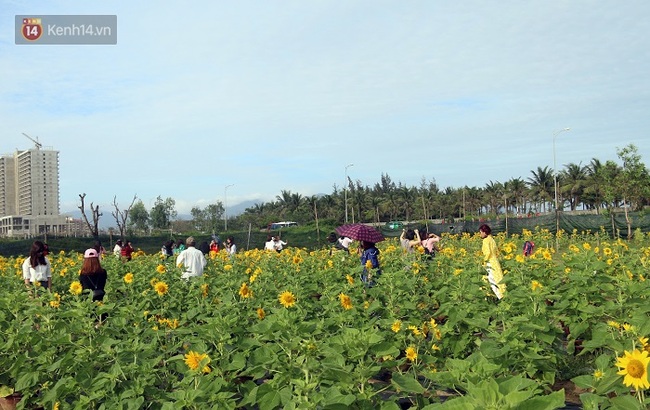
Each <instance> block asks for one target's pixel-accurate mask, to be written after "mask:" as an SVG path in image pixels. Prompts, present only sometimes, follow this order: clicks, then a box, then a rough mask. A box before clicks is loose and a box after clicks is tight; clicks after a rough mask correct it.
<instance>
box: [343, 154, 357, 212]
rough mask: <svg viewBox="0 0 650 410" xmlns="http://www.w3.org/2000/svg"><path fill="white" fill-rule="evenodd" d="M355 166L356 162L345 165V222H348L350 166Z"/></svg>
mask: <svg viewBox="0 0 650 410" xmlns="http://www.w3.org/2000/svg"><path fill="white" fill-rule="evenodd" d="M352 166H354V164H348V165H346V166H345V184H343V198H344V199H343V202H345V223H348V168H350V167H352Z"/></svg>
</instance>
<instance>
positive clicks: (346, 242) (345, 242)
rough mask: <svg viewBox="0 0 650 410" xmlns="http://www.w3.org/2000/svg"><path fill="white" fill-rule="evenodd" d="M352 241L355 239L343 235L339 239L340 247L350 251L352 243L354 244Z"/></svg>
mask: <svg viewBox="0 0 650 410" xmlns="http://www.w3.org/2000/svg"><path fill="white" fill-rule="evenodd" d="M352 242H353V239H352V238H348V237H347V236H341V237H340V238H339V239H338V245H339V247H340V249H342V250H344V251H348V252H350V245H351V244H352Z"/></svg>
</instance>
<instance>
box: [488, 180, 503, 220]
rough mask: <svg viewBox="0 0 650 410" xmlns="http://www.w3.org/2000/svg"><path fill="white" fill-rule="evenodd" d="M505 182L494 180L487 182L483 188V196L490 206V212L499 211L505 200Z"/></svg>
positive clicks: (495, 212)
mask: <svg viewBox="0 0 650 410" xmlns="http://www.w3.org/2000/svg"><path fill="white" fill-rule="evenodd" d="M503 193H504V189H503V184H502V183H501V182H498V181H497V182H492V181H490V182H489V183H487V184H485V188H483V198H484V200H485V201H487V203H488V205H489V206H490V212H493V213H494V214H498V213H499V208H500V207H501V203H502V202H503Z"/></svg>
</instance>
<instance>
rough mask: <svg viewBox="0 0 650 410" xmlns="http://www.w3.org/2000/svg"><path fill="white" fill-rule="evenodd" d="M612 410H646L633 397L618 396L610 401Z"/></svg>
mask: <svg viewBox="0 0 650 410" xmlns="http://www.w3.org/2000/svg"><path fill="white" fill-rule="evenodd" d="M609 402H610V403H611V405H612V407H611V408H612V409H615V410H632V409H640V410H643V409H646V407H645V406H643V405H642V404H641V403H639V401H638V400H637V399H636V398H635V397H634V396H632V395H626V396H616V397H614V398H612V399H610V401H609Z"/></svg>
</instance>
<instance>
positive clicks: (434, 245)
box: [422, 232, 440, 258]
mask: <svg viewBox="0 0 650 410" xmlns="http://www.w3.org/2000/svg"><path fill="white" fill-rule="evenodd" d="M423 236H424V239H422V247H423V248H424V253H425V254H426V255H427V257H428V258H433V257H434V256H435V255H436V252H438V251H440V247H439V246H438V244H439V243H440V237H439V236H438V235H436V234H435V233H433V232H432V233H426V232H425V233H424V235H423Z"/></svg>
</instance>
